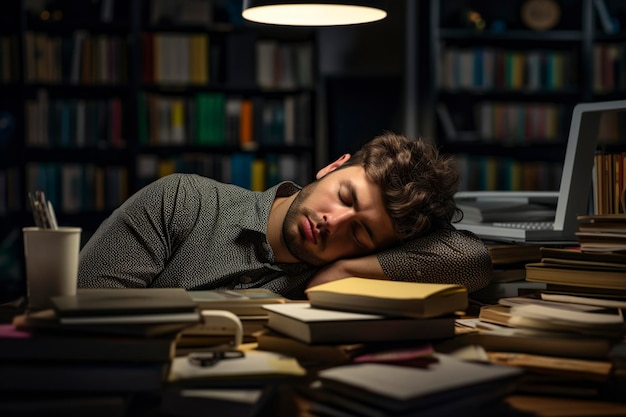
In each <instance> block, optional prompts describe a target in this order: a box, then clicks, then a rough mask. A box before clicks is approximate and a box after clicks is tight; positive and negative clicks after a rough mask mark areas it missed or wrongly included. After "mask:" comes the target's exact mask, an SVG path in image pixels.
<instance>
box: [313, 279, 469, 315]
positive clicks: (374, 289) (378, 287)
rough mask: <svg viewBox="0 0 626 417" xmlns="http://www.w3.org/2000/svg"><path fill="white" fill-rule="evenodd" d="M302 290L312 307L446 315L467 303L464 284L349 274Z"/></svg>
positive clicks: (359, 311) (399, 313) (400, 313)
mask: <svg viewBox="0 0 626 417" xmlns="http://www.w3.org/2000/svg"><path fill="white" fill-rule="evenodd" d="M306 293H307V296H308V298H309V301H310V303H311V306H312V307H314V308H323V309H331V310H343V311H352V312H358V313H372V314H384V315H391V316H404V317H415V318H428V317H438V316H443V315H450V314H454V313H455V312H457V311H461V310H464V309H466V308H467V306H468V296H467V288H465V287H464V286H462V285H456V284H431V283H423V282H405V281H389V280H380V279H371V278H360V277H349V278H344V279H340V280H337V281H332V282H328V283H325V284H320V285H317V286H315V287H311V288H309V289H308V290H306Z"/></svg>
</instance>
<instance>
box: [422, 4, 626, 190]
mask: <svg viewBox="0 0 626 417" xmlns="http://www.w3.org/2000/svg"><path fill="white" fill-rule="evenodd" d="M539 3H542V2H536V1H533V0H515V1H511V2H505V3H502V4H494V3H493V2H489V1H485V0H466V1H456V0H430V2H429V3H428V10H427V11H425V14H426V15H427V16H428V20H429V21H430V22H431V24H430V25H429V28H428V39H429V45H428V52H427V53H428V57H429V59H428V61H429V62H430V64H429V65H428V67H426V68H425V71H426V74H427V76H426V77H423V78H424V80H427V81H428V82H426V81H424V80H422V84H421V85H422V87H421V88H422V89H423V90H424V92H425V94H426V95H427V97H428V99H427V101H428V103H430V104H431V105H430V106H428V107H430V109H426V110H425V111H424V114H423V118H424V120H425V122H424V123H423V125H424V126H429V128H428V130H429V131H428V132H426V133H427V134H428V135H429V136H430V137H432V138H436V141H437V143H438V145H439V146H440V147H441V149H442V150H443V151H444V152H448V153H453V154H455V155H456V157H457V160H458V161H459V165H460V168H461V171H462V178H463V181H462V183H461V187H462V189H463V190H555V189H558V185H559V182H560V176H561V167H562V161H563V156H564V153H565V142H566V140H567V133H568V129H569V121H570V117H571V112H572V109H573V106H574V105H575V104H576V103H578V102H585V101H603V100H614V99H620V98H623V97H624V93H626V89H625V84H624V81H625V79H624V77H626V70H625V68H626V67H625V66H624V64H625V63H626V62H625V56H626V55H624V48H625V47H626V31H624V29H623V28H624V27H626V26H625V25H626V9H625V7H624V5H623V4H622V3H623V2H619V1H615V0H597V1H596V0H561V1H558V2H556V1H554V2H543V3H544V4H543V6H542V7H541V8H540V9H539V10H537V9H534V12H531V13H526V12H525V11H526V10H532V7H536V6H537V4H539ZM545 3H549V4H551V5H552V6H556V7H555V9H554V10H555V11H556V13H550V11H549V10H547V9H551V8H550V7H548V6H546V5H545ZM598 5H604V6H605V7H606V10H607V13H608V14H609V16H611V17H610V21H611V22H612V24H613V26H614V28H613V26H611V28H613V29H612V31H611V33H607V31H606V28H605V27H604V26H603V23H602V19H601V17H600V13H598ZM525 13H526V14H528V15H531V16H534V18H530V19H529V18H525V17H524V15H525ZM533 28H535V29H533ZM603 126H604V127H608V128H606V129H605V130H603V131H602V132H601V134H600V136H601V137H600V138H599V142H600V143H602V145H601V147H600V150H601V151H602V152H607V153H611V152H621V151H622V150H623V144H624V143H626V140H625V139H624V129H618V127H623V126H624V120H623V119H622V118H619V119H618V118H612V119H611V120H606V121H604V122H603Z"/></svg>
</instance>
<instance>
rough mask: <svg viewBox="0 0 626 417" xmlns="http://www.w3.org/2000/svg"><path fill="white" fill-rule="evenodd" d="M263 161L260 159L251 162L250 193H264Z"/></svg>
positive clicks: (264, 168)
mask: <svg viewBox="0 0 626 417" xmlns="http://www.w3.org/2000/svg"><path fill="white" fill-rule="evenodd" d="M265 171H266V167H265V161H264V160H262V159H255V160H254V162H252V178H251V180H252V182H251V185H250V189H251V190H252V191H264V190H265Z"/></svg>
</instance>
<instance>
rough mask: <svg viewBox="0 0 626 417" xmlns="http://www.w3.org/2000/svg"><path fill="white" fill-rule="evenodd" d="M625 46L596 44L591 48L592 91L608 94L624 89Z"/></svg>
mask: <svg viewBox="0 0 626 417" xmlns="http://www.w3.org/2000/svg"><path fill="white" fill-rule="evenodd" d="M625 74H626V44H623V43H617V44H616V43H607V44H596V45H594V47H593V90H594V92H596V93H609V92H614V91H619V90H624V89H625V88H626V75H625Z"/></svg>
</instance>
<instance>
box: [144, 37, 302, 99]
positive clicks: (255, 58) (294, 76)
mask: <svg viewBox="0 0 626 417" xmlns="http://www.w3.org/2000/svg"><path fill="white" fill-rule="evenodd" d="M312 53H313V50H312V45H311V43H310V42H307V41H300V42H296V41H289V42H286V41H278V40H269V39H260V38H259V37H258V35H256V34H254V33H253V32H234V33H229V34H228V35H227V36H224V37H219V36H217V35H216V36H215V37H213V36H211V35H209V34H207V33H191V34H188V33H159V32H144V33H143V34H142V36H141V57H142V69H141V79H142V81H143V82H144V83H147V84H152V83H157V84H183V85H185V84H195V85H212V84H225V85H229V86H237V87H245V88H261V89H270V90H272V89H296V88H311V87H312V86H313V76H314V75H313V74H314V72H313V56H312Z"/></svg>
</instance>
